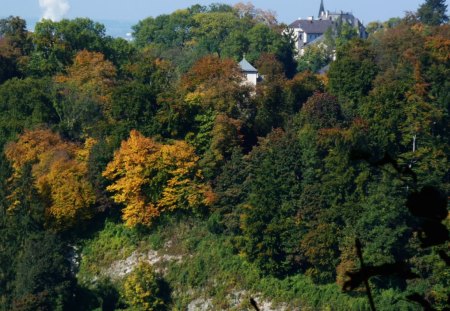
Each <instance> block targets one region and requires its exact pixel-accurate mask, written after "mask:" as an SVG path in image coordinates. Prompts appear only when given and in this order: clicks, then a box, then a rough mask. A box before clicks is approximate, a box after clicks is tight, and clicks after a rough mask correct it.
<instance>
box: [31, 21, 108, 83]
mask: <svg viewBox="0 0 450 311" xmlns="http://www.w3.org/2000/svg"><path fill="white" fill-rule="evenodd" d="M32 38H33V44H34V46H35V49H34V52H33V53H32V54H31V56H30V61H29V63H28V65H27V68H26V70H27V72H28V73H30V74H33V75H37V76H42V75H53V74H55V73H57V72H61V71H62V70H63V69H64V68H65V67H66V66H68V65H70V64H71V63H72V60H73V59H74V57H75V54H76V53H78V52H80V51H82V50H88V51H92V52H94V51H95V52H99V53H102V54H107V52H108V51H107V50H108V40H107V37H106V35H105V26H103V25H102V24H99V23H96V22H94V21H92V20H90V19H88V18H76V19H73V20H67V19H63V20H62V21H60V22H53V21H51V20H42V21H40V22H38V23H37V24H36V26H35V29H34V32H33V35H32Z"/></svg>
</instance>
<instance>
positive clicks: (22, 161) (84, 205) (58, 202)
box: [5, 130, 95, 229]
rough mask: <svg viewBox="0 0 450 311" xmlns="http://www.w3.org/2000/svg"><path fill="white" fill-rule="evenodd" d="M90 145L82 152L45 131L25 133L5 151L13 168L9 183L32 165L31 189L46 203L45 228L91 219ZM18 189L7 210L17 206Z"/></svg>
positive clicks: (91, 141) (93, 200) (92, 193)
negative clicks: (46, 225)
mask: <svg viewBox="0 0 450 311" xmlns="http://www.w3.org/2000/svg"><path fill="white" fill-rule="evenodd" d="M93 144H94V141H93V140H91V139H88V140H87V141H86V145H85V146H84V148H80V147H79V146H77V145H75V144H73V143H69V142H65V141H63V140H62V139H61V137H60V136H59V135H57V134H54V133H52V132H51V131H49V130H35V131H25V132H24V134H23V135H21V136H20V138H19V140H18V142H16V143H10V144H9V145H8V146H7V147H6V150H5V154H6V157H7V159H8V160H9V161H10V162H11V165H12V167H13V170H14V172H13V180H14V179H17V178H20V176H21V175H22V173H23V170H24V169H25V167H26V165H28V164H31V165H32V174H33V177H34V184H33V186H34V187H35V188H36V189H37V190H38V193H39V195H40V196H41V198H42V199H43V201H44V202H45V203H46V211H45V212H46V216H47V220H48V224H49V225H51V226H54V227H55V228H56V229H66V228H69V227H72V226H74V225H76V224H79V222H81V221H85V220H87V219H89V218H90V217H92V215H93V210H92V209H91V207H92V205H93V204H94V203H95V193H94V190H93V188H92V185H91V184H90V183H89V181H88V179H87V168H88V166H87V161H88V157H89V150H90V148H91V147H92V145H93ZM21 191H22V189H15V191H14V192H13V193H12V194H11V198H13V199H14V198H15V200H12V204H11V206H10V209H11V210H14V209H15V208H16V206H17V205H19V204H20V203H21V202H20V199H19V198H20V192H21Z"/></svg>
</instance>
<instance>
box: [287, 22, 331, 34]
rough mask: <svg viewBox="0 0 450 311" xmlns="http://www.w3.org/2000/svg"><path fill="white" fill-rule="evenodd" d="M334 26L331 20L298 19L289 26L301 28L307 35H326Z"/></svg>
mask: <svg viewBox="0 0 450 311" xmlns="http://www.w3.org/2000/svg"><path fill="white" fill-rule="evenodd" d="M332 25H333V21H331V20H328V19H327V20H322V19H313V20H308V19H298V20H296V21H295V22H293V23H292V24H290V25H289V28H301V29H302V30H303V31H304V32H306V33H325V32H326V31H327V29H328V28H330V27H331V26H332Z"/></svg>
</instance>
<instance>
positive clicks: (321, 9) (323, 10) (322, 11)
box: [318, 0, 325, 17]
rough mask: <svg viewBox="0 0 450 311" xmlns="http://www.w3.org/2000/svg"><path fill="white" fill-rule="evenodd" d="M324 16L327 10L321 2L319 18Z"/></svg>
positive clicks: (321, 0) (321, 1)
mask: <svg viewBox="0 0 450 311" xmlns="http://www.w3.org/2000/svg"><path fill="white" fill-rule="evenodd" d="M324 14H325V8H324V6H323V0H320V8H319V15H318V17H321V16H322V15H324Z"/></svg>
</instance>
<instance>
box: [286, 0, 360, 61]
mask: <svg viewBox="0 0 450 311" xmlns="http://www.w3.org/2000/svg"><path fill="white" fill-rule="evenodd" d="M342 23H346V24H348V25H350V26H351V27H354V28H355V29H356V32H357V34H358V35H359V37H360V38H367V32H366V28H365V27H364V25H363V23H362V22H361V21H360V20H359V19H358V18H356V17H355V16H354V15H353V14H352V13H351V12H343V11H340V12H330V11H328V10H325V6H324V4H323V0H321V1H320V7H319V14H318V15H317V19H315V18H314V16H309V17H307V18H306V19H302V18H299V19H297V20H296V21H294V22H292V23H291V24H290V25H289V26H288V30H289V31H292V33H293V36H294V40H295V47H296V49H297V51H298V54H299V55H303V53H304V49H305V48H306V47H307V46H308V45H311V44H318V43H320V42H323V39H324V34H325V32H326V31H327V30H328V29H330V28H331V30H332V31H334V30H335V29H336V27H337V26H338V25H339V24H342Z"/></svg>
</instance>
